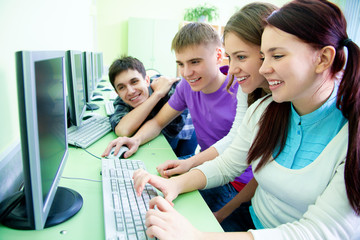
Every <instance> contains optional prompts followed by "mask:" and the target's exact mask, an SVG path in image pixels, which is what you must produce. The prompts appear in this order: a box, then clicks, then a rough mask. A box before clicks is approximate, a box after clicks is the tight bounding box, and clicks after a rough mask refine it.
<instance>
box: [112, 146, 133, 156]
mask: <svg viewBox="0 0 360 240" xmlns="http://www.w3.org/2000/svg"><path fill="white" fill-rule="evenodd" d="M126 151H129V148H128V147H127V146H121V147H120V150H119V152H118V154H116V155H114V152H115V147H113V148H112V149H111V150H110V154H109V156H108V158H124V154H125V152H126Z"/></svg>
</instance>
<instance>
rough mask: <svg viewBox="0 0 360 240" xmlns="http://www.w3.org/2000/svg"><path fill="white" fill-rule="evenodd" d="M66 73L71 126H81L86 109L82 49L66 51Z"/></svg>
mask: <svg viewBox="0 0 360 240" xmlns="http://www.w3.org/2000/svg"><path fill="white" fill-rule="evenodd" d="M65 62H66V75H67V93H68V108H69V116H68V117H69V126H71V125H74V126H81V123H82V117H83V115H84V113H85V111H86V97H85V82H84V74H83V54H82V52H81V51H73V50H69V51H66V61H65Z"/></svg>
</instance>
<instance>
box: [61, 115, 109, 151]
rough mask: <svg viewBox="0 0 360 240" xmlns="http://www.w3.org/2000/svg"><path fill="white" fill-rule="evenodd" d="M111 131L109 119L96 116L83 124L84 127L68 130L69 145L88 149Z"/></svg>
mask: <svg viewBox="0 0 360 240" xmlns="http://www.w3.org/2000/svg"><path fill="white" fill-rule="evenodd" d="M110 131H111V125H110V122H109V118H108V117H105V116H100V115H94V116H92V117H91V118H89V119H86V120H85V121H83V122H82V125H81V126H79V127H77V126H72V127H70V128H68V130H67V135H68V143H69V144H71V145H74V146H78V147H82V148H87V147H88V146H90V145H91V144H93V143H94V142H96V141H97V140H99V139H100V138H102V137H103V136H104V135H105V134H107V133H108V132H110Z"/></svg>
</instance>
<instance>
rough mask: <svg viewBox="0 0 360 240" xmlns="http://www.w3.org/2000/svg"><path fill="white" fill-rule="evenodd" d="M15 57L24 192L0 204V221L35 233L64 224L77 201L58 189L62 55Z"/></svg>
mask: <svg viewBox="0 0 360 240" xmlns="http://www.w3.org/2000/svg"><path fill="white" fill-rule="evenodd" d="M15 59H16V73H17V89H18V105H19V124H20V140H21V152H22V161H23V174H24V188H23V190H22V191H19V192H17V193H16V194H15V195H13V196H12V197H10V198H8V199H7V200H5V201H4V202H2V203H1V205H2V207H4V205H5V206H6V207H7V209H8V210H7V211H8V213H7V216H6V217H5V218H2V223H3V224H4V225H6V226H9V227H11V228H16V229H36V230H39V229H43V228H45V227H50V226H53V225H56V224H59V223H61V222H63V221H66V220H67V219H69V218H70V217H72V216H73V215H75V214H76V213H77V212H78V211H79V210H80V209H81V206H82V202H83V200H82V197H81V196H80V195H79V194H78V193H77V192H75V191H73V190H71V189H68V188H63V187H58V184H59V181H60V178H61V174H62V172H63V169H64V167H65V163H66V159H67V156H68V142H67V134H66V130H67V121H66V120H67V119H66V104H65V103H66V94H65V68H64V67H65V53H64V52H53V51H39V52H29V51H21V52H17V53H16V55H15Z"/></svg>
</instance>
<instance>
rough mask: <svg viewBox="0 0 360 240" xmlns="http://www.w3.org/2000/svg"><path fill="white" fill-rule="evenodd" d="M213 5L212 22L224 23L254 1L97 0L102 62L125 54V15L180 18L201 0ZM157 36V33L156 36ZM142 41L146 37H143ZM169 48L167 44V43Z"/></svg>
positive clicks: (278, 2)
mask: <svg viewBox="0 0 360 240" xmlns="http://www.w3.org/2000/svg"><path fill="white" fill-rule="evenodd" d="M205 2H206V3H208V4H210V5H214V6H216V7H218V9H219V19H218V20H217V21H214V22H213V23H214V24H219V25H225V24H226V22H227V20H228V19H229V18H230V17H231V15H232V14H233V13H235V11H236V10H238V9H240V8H241V7H243V6H244V5H246V4H248V3H250V2H254V0H242V1H234V0H222V1H218V0H207V1H204V0H196V1H194V0H182V1H169V0H152V1H148V0H133V1H119V0H101V1H98V2H97V19H98V22H97V24H98V33H99V34H98V37H99V38H98V40H99V41H98V44H99V49H100V50H101V51H102V52H104V65H105V67H109V65H110V64H111V63H112V61H113V60H114V59H115V58H117V57H120V56H121V55H122V54H127V49H128V40H127V37H128V26H127V25H128V19H129V17H139V18H156V19H171V20H177V21H178V22H179V24H180V23H181V22H182V21H183V15H184V12H185V9H186V8H190V7H191V8H192V7H196V6H198V5H200V4H203V3H205ZM270 2H271V3H273V4H275V5H276V6H282V5H283V4H284V3H286V2H289V0H272V1H270ZM159 37H161V36H159ZM143 40H144V41H146V36H143ZM169 51H170V46H169Z"/></svg>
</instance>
